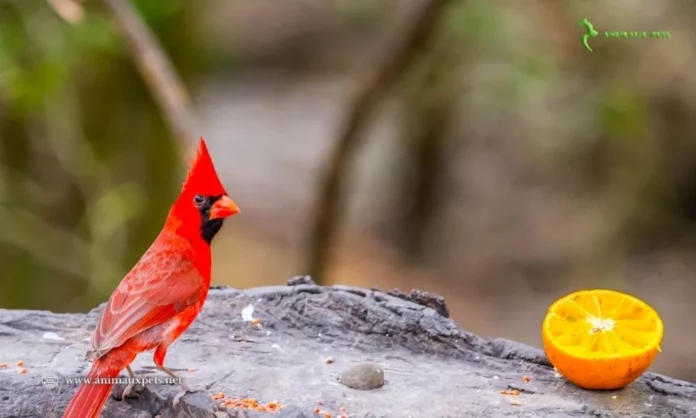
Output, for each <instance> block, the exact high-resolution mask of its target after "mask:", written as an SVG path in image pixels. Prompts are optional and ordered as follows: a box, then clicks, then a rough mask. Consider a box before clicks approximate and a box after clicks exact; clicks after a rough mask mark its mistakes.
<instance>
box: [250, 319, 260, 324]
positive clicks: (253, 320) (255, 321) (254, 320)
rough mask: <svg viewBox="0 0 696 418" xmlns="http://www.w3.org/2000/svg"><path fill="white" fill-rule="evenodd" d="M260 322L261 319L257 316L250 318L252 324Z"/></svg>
mask: <svg viewBox="0 0 696 418" xmlns="http://www.w3.org/2000/svg"><path fill="white" fill-rule="evenodd" d="M260 323H261V320H260V319H259V318H254V319H252V320H251V324H252V325H258V324H260Z"/></svg>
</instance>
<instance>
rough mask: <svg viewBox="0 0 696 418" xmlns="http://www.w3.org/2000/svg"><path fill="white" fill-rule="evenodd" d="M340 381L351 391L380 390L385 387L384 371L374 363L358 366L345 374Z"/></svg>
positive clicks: (352, 367)
mask: <svg viewBox="0 0 696 418" xmlns="http://www.w3.org/2000/svg"><path fill="white" fill-rule="evenodd" d="M338 381H339V382H340V383H341V384H343V385H344V386H347V387H349V388H351V389H357V390H372V389H378V388H381V387H382V386H384V369H382V367H381V366H379V365H377V364H373V363H360V364H356V365H353V366H351V367H350V368H349V369H348V370H346V371H345V372H343V374H341V376H340V377H339V378H338Z"/></svg>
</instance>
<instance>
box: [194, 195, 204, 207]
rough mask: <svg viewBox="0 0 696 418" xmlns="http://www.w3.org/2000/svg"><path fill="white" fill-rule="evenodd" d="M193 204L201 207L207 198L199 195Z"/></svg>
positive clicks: (195, 197)
mask: <svg viewBox="0 0 696 418" xmlns="http://www.w3.org/2000/svg"><path fill="white" fill-rule="evenodd" d="M193 203H195V204H196V206H201V205H203V203H205V198H204V197H203V196H201V195H199V194H197V195H196V196H194V197H193Z"/></svg>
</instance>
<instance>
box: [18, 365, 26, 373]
mask: <svg viewBox="0 0 696 418" xmlns="http://www.w3.org/2000/svg"><path fill="white" fill-rule="evenodd" d="M19 373H20V374H27V369H25V368H24V367H22V368H21V369H19Z"/></svg>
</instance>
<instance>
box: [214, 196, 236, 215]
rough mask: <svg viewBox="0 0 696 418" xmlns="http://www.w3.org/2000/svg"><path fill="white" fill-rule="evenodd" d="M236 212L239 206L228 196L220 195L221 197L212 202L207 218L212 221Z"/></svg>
mask: <svg viewBox="0 0 696 418" xmlns="http://www.w3.org/2000/svg"><path fill="white" fill-rule="evenodd" d="M236 213H239V206H237V204H236V203H234V202H233V201H232V199H230V198H229V197H227V196H225V195H222V197H221V198H219V199H218V200H216V201H215V203H213V206H212V207H211V208H210V217H209V219H210V220H211V221H212V220H213V219H222V218H227V217H228V216H232V215H234V214H236Z"/></svg>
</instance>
